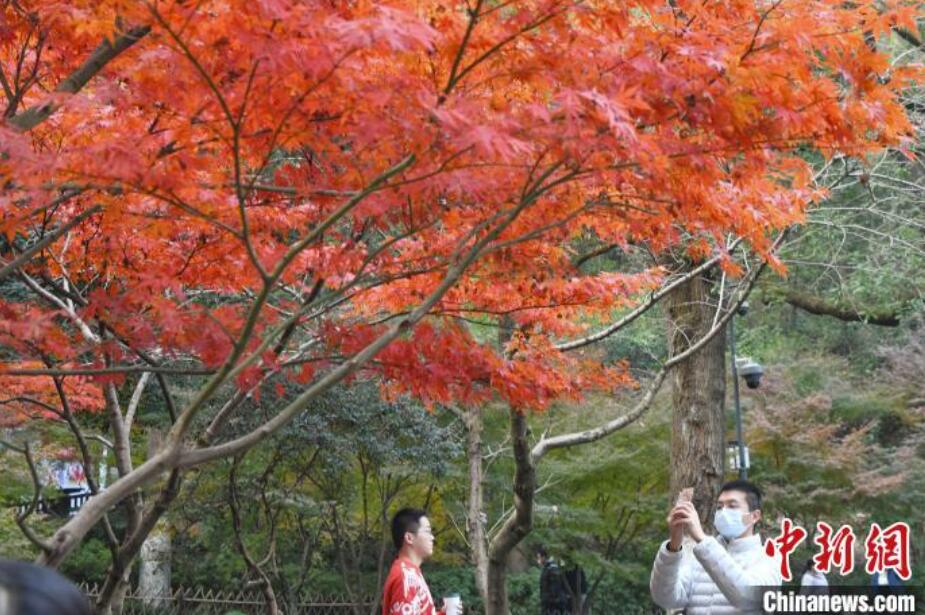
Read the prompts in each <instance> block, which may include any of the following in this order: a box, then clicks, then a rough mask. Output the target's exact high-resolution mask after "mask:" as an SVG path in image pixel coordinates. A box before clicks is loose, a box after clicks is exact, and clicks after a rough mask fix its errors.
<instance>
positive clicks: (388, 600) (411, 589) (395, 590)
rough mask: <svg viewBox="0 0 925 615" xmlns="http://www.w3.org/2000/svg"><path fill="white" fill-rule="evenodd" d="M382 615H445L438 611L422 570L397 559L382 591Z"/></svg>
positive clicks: (404, 560)
mask: <svg viewBox="0 0 925 615" xmlns="http://www.w3.org/2000/svg"><path fill="white" fill-rule="evenodd" d="M382 615H444V612H443V611H442V610H440V611H438V610H436V607H434V599H433V598H432V597H431V595H430V589H429V588H428V587H427V581H425V580H424V575H423V574H421V569H420V568H418V567H417V566H415V565H414V564H412V563H411V562H410V561H408V560H407V559H404V558H402V557H397V558H395V561H394V562H392V568H391V570H389V576H388V577H386V579H385V587H384V588H383V589H382Z"/></svg>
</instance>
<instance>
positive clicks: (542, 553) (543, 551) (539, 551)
mask: <svg viewBox="0 0 925 615" xmlns="http://www.w3.org/2000/svg"><path fill="white" fill-rule="evenodd" d="M536 554H537V555H539V556H540V557H542V558H543V559H546V558H547V557H549V553H547V552H546V547H537V548H536Z"/></svg>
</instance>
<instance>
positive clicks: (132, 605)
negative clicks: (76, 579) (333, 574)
mask: <svg viewBox="0 0 925 615" xmlns="http://www.w3.org/2000/svg"><path fill="white" fill-rule="evenodd" d="M80 589H81V590H83V592H84V593H85V594H86V595H87V597H88V598H89V599H90V600H91V602H92V601H95V599H96V598H97V597H98V596H99V593H100V587H99V586H98V585H86V584H84V585H81V586H80ZM277 600H278V602H279V609H280V612H282V613H285V614H286V615H357V614H358V613H363V614H366V613H369V612H370V611H371V610H372V608H373V604H374V602H375V601H374V600H373V599H365V600H362V601H359V602H357V601H355V600H352V599H350V598H349V597H346V596H339V595H333V596H325V595H310V594H304V595H302V596H299V597H298V599H296V600H294V601H293V604H290V603H289V602H288V601H287V600H286V599H285V598H284V597H278V598H277ZM265 612H266V600H265V598H264V596H263V594H261V593H260V592H259V591H253V590H241V591H222V590H214V589H208V588H204V587H181V588H177V589H175V590H174V591H173V592H172V593H171V595H169V596H157V597H152V596H145V595H142V593H141V592H140V591H139V590H138V589H137V588H131V589H129V591H128V592H127V593H126V595H125V600H124V607H123V611H122V613H123V615H181V614H183V615H187V614H189V615H231V614H234V615H263V613H265Z"/></svg>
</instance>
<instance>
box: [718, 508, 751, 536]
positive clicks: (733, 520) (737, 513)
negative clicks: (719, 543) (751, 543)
mask: <svg viewBox="0 0 925 615" xmlns="http://www.w3.org/2000/svg"><path fill="white" fill-rule="evenodd" d="M744 514H745V513H743V512H742V511H741V510H736V509H734V508H721V509H719V510H717V511H716V514H714V515H713V527H715V528H716V531H717V532H719V533H720V536H722V537H723V538H725V539H726V540H735V539H736V538H738V537H739V536H741V535H742V534H744V533H745V531H746V530H747V529H748V524H746V523H745V521H743V520H742V516H743V515H744Z"/></svg>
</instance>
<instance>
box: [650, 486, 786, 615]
mask: <svg viewBox="0 0 925 615" xmlns="http://www.w3.org/2000/svg"><path fill="white" fill-rule="evenodd" d="M760 519H761V492H760V491H759V490H758V488H757V487H755V485H753V484H751V483H750V482H748V481H744V480H734V481H731V482H728V483H726V484H725V485H723V486H722V488H721V489H720V494H719V497H718V498H717V501H716V513H715V516H714V518H713V526H714V527H715V528H716V530H717V532H719V534H720V535H719V536H718V537H715V538H714V537H712V536H707V535H706V534H705V533H704V531H703V527H701V525H700V517H699V516H698V514H697V510H696V509H695V508H694V505H693V504H692V503H691V502H679V503H678V504H677V505H676V506H675V507H674V508H673V509H671V512H670V513H669V514H668V529H669V535H670V538H669V539H668V540H666V541H665V542H664V543H662V545H661V546H660V547H659V550H658V555H656V557H655V563H654V564H653V566H652V576H651V578H650V580H649V589H650V591H651V592H652V599H653V600H654V601H655V603H656V604H657V605H659V606H660V607H662V608H664V609H684V612H685V613H686V615H734V614H736V615H737V614H740V613H741V614H743V615H745V614H752V613H762V608H761V606H762V605H761V600H762V593H761V591H760V590H759V588H760V587H766V586H780V584H781V573H780V559H779V558H778V557H771V556H768V555H767V554H766V553H765V551H764V545H763V544H762V542H761V537H760V536H759V535H758V534H757V533H755V525H756V524H757V523H758V521H759V520H760ZM685 531H686V532H687V536H688V537H689V538H690V540H689V541H685V540H684V533H685Z"/></svg>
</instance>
